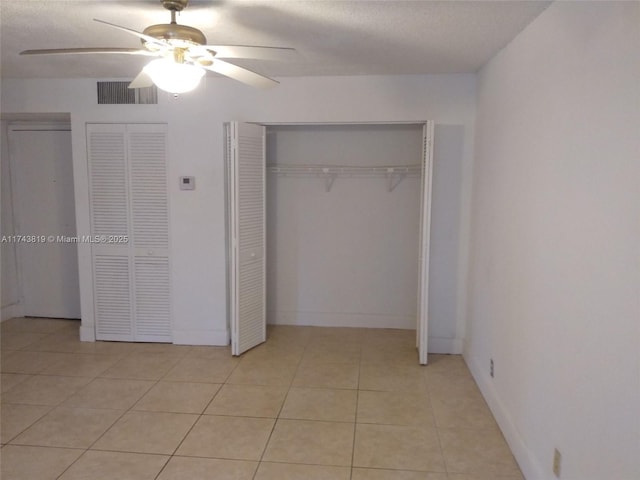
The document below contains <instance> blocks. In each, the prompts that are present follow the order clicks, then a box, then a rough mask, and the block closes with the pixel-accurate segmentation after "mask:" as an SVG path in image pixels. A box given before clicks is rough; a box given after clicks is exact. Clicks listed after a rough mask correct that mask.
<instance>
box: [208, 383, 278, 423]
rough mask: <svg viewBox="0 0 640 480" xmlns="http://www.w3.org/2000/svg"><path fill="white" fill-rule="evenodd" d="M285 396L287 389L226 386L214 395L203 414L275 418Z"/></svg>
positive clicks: (265, 386)
mask: <svg viewBox="0 0 640 480" xmlns="http://www.w3.org/2000/svg"><path fill="white" fill-rule="evenodd" d="M286 395H287V387H273V386H268V385H229V384H226V385H223V386H222V388H221V389H220V391H219V392H218V393H217V394H216V396H215V398H214V399H213V401H212V402H211V403H210V404H209V406H208V407H207V409H206V410H205V413H206V414H207V415H231V416H237V417H269V418H276V417H277V416H278V413H279V412H280V409H281V408H282V404H283V402H284V399H285V397H286Z"/></svg>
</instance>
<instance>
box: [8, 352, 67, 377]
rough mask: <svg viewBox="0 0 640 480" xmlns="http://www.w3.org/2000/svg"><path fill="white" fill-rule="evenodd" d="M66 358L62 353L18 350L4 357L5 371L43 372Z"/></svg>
mask: <svg viewBox="0 0 640 480" xmlns="http://www.w3.org/2000/svg"><path fill="white" fill-rule="evenodd" d="M63 358H64V354H62V353H51V352H26V351H21V350H19V351H16V352H13V353H12V354H11V355H8V356H7V357H6V358H3V359H2V372H3V373H27V374H37V373H42V372H43V371H44V370H45V369H46V368H48V367H49V366H50V365H53V364H54V363H56V362H58V361H59V360H61V359H63Z"/></svg>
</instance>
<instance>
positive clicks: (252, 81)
mask: <svg viewBox="0 0 640 480" xmlns="http://www.w3.org/2000/svg"><path fill="white" fill-rule="evenodd" d="M202 68H205V69H207V70H211V71H212V72H216V73H219V74H221V75H224V76H226V77H229V78H233V79H234V80H238V81H239V82H242V83H246V84H247V85H250V86H252V87H258V88H270V87H275V86H276V85H278V84H279V83H280V82H277V81H276V80H273V79H272V78H269V77H265V76H264V75H260V74H259V73H256V72H252V71H251V70H247V69H246V68H243V67H239V66H237V65H233V64H232V63H227V62H225V61H223V60H217V59H216V60H214V61H213V65H209V66H204V65H203V66H202Z"/></svg>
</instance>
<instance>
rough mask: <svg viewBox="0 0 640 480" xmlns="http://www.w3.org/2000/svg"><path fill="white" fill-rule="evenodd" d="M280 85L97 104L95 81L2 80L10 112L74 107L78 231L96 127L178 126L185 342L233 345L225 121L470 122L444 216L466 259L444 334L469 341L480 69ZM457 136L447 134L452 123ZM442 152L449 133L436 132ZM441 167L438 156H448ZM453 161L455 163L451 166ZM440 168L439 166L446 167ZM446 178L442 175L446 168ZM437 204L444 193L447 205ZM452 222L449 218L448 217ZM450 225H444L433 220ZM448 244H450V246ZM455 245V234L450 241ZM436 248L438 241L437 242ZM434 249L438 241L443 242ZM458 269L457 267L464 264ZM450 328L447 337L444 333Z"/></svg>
mask: <svg viewBox="0 0 640 480" xmlns="http://www.w3.org/2000/svg"><path fill="white" fill-rule="evenodd" d="M281 80H282V83H281V85H280V86H279V87H277V88H275V89H272V90H267V91H261V90H254V89H251V88H248V87H245V86H243V85H241V84H238V83H236V82H232V81H230V80H227V79H222V78H213V77H211V78H207V79H206V83H205V84H204V85H202V86H201V87H200V88H199V90H197V91H196V92H193V93H191V94H185V95H182V96H180V97H178V98H177V99H174V98H173V97H172V96H170V95H161V98H160V104H159V105H157V106H153V105H140V106H128V105H127V106H108V105H97V103H96V99H95V95H96V93H95V92H96V85H95V80H90V79H88V80H83V79H77V80H56V79H50V80H36V79H32V80H12V79H5V80H3V84H2V106H3V111H5V112H70V113H71V119H72V133H73V155H74V179H75V197H76V202H77V205H76V216H77V228H78V234H79V235H82V234H87V233H88V230H89V224H88V201H87V197H88V186H87V178H86V175H87V172H86V170H87V163H86V142H85V136H84V125H85V123H86V122H166V123H168V125H169V156H170V160H169V177H170V182H171V190H170V196H171V198H170V205H171V208H170V215H171V256H172V269H173V281H172V286H173V295H174V297H173V298H174V339H175V341H177V342H198V341H199V342H205V343H207V342H213V343H225V342H226V341H227V338H228V331H227V325H226V307H225V303H226V302H225V251H224V235H225V233H224V168H223V127H222V126H223V122H224V121H228V120H240V121H257V122H265V123H290V122H310V123H313V122H371V121H373V122H375V121H378V122H393V121H421V120H428V119H432V120H435V121H436V123H437V124H438V125H439V126H442V127H445V128H451V129H458V131H459V132H460V136H459V138H460V141H461V145H462V146H461V147H459V150H458V151H457V152H456V154H457V156H456V157H451V158H453V163H454V164H456V165H454V166H453V167H451V168H453V169H454V170H455V169H460V172H461V175H460V177H457V178H456V179H455V183H456V184H455V185H454V186H453V188H452V190H453V191H454V192H456V193H455V195H456V196H457V197H459V198H458V201H457V202H454V204H453V205H448V204H447V205H443V206H442V212H443V214H442V215H441V219H446V221H445V223H447V222H448V223H449V224H452V225H453V227H449V226H447V228H443V229H441V231H450V230H452V229H453V230H454V231H455V232H457V233H456V235H458V237H457V238H453V240H452V241H453V244H454V245H453V246H452V247H449V248H452V249H453V250H454V251H455V259H456V262H457V263H456V265H455V266H453V265H447V269H448V271H450V272H451V273H448V274H447V275H448V277H450V278H451V281H450V282H451V284H452V285H455V292H454V293H450V295H452V300H451V302H452V303H453V304H454V305H455V306H454V307H447V308H448V309H449V311H450V314H451V315H452V317H451V318H447V319H446V321H445V325H442V326H438V325H437V324H436V325H434V326H433V329H434V332H435V333H434V335H436V336H440V335H441V334H447V335H449V340H450V341H451V342H454V343H457V344H461V339H462V337H463V335H464V309H463V308H462V305H464V298H465V291H464V282H462V281H461V280H460V279H461V278H462V277H461V274H462V273H461V272H463V271H464V268H466V265H465V262H466V244H465V243H464V242H462V241H461V240H460V239H462V238H466V230H465V228H466V227H465V225H466V221H467V218H468V210H467V208H466V206H467V205H468V186H469V173H470V163H471V154H472V139H473V117H474V108H475V97H474V95H475V80H474V76H473V75H435V76H394V77H391V76H389V77H385V76H380V77H322V78H283V79H281ZM445 132H446V130H445ZM435 142H436V152H437V148H438V147H437V144H438V130H436V139H435ZM436 163H437V159H436ZM446 168H450V167H448V166H447V167H445V170H446ZM436 169H437V165H436ZM435 174H436V175H437V170H436V173H435ZM180 175H194V176H195V177H196V185H197V187H196V190H195V191H193V192H186V191H180V190H179V189H178V177H179V176H180ZM436 201H437V200H436ZM442 221H444V220H442ZM433 229H434V231H438V227H437V225H434V226H433ZM445 240H446V239H442V241H443V242H444V241H445ZM449 240H450V239H449ZM434 243H438V242H437V241H435V240H434ZM434 248H436V247H435V246H434ZM79 264H80V270H81V277H80V284H81V294H82V312H83V328H82V331H81V335H82V337H83V338H85V339H89V338H91V337H92V333H93V313H92V302H91V299H92V293H91V291H90V285H91V281H90V274H89V272H90V268H89V265H90V261H89V248H88V246H86V245H80V246H79ZM456 269H457V270H456ZM438 332H440V333H438Z"/></svg>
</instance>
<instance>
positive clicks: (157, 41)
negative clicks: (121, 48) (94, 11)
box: [93, 18, 167, 47]
mask: <svg viewBox="0 0 640 480" xmlns="http://www.w3.org/2000/svg"><path fill="white" fill-rule="evenodd" d="M93 21H94V22H98V23H104V24H105V25H109V26H110V27H113V28H117V29H118V30H122V31H124V32H127V33H130V34H131V35H135V36H136V37H138V38H141V39H142V40H145V41H146V42H150V43H153V44H155V45H160V46H163V47H166V46H167V44H166V42H165V41H163V40H160V39H159V38H156V37H152V36H150V35H145V34H144V33H142V32H138V31H136V30H132V29H130V28H127V27H123V26H121V25H116V24H115V23H110V22H105V21H104V20H98V19H97V18H94V19H93Z"/></svg>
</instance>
